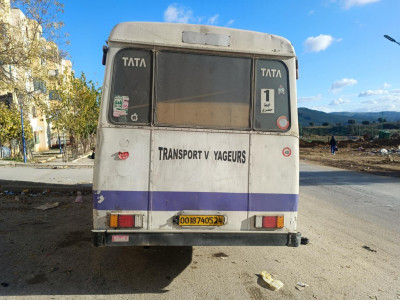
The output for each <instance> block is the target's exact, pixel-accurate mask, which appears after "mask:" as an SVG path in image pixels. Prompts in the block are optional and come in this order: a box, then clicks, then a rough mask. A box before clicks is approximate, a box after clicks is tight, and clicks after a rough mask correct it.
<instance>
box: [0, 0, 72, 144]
mask: <svg viewBox="0 0 400 300" xmlns="http://www.w3.org/2000/svg"><path fill="white" fill-rule="evenodd" d="M42 32H43V31H42V27H41V26H40V24H39V23H38V22H37V21H35V20H32V19H29V18H27V17H26V16H25V14H24V13H23V12H22V11H21V10H20V9H18V8H13V7H11V5H10V0H0V34H1V35H2V38H3V41H5V43H3V45H2V46H1V45H0V47H3V49H1V50H3V51H4V50H5V53H6V54H7V55H8V56H9V58H10V59H11V60H6V61H5V62H1V61H0V68H3V72H2V73H1V74H2V76H3V78H0V79H2V80H0V101H3V102H11V103H14V104H15V105H18V106H19V107H21V106H22V108H23V110H25V112H28V114H25V115H28V120H24V123H25V131H27V130H32V132H33V136H34V139H33V145H32V142H31V143H30V146H31V150H32V151H44V150H48V149H49V148H50V147H51V146H52V145H54V144H55V143H57V142H58V139H57V138H56V137H57V135H58V134H59V132H54V130H52V127H51V123H50V119H49V118H48V117H49V116H46V115H45V113H44V110H43V109H41V108H43V107H44V106H46V105H47V106H48V105H49V103H50V101H57V100H58V98H57V93H56V90H57V80H54V79H55V78H57V77H59V76H61V75H67V76H65V78H68V76H70V75H71V73H72V63H71V61H70V60H66V59H62V58H60V56H59V51H58V47H57V45H56V44H55V43H53V42H49V41H46V39H45V38H44V37H43V36H42ZM11 40H12V41H11ZM11 42H12V45H11ZM7 43H9V44H7ZM28 50H29V51H28ZM29 53H42V55H34V56H29ZM13 58H15V60H17V59H18V60H19V61H18V63H14V61H12V59H13ZM0 60H1V59H0ZM7 62H9V63H7ZM0 76H1V75H0Z"/></svg>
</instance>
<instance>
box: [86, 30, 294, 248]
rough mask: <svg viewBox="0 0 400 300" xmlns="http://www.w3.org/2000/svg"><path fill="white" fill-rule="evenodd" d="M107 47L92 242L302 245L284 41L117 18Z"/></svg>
mask: <svg viewBox="0 0 400 300" xmlns="http://www.w3.org/2000/svg"><path fill="white" fill-rule="evenodd" d="M104 55H105V56H104V58H105V59H104V61H105V65H106V68H105V77H104V84H103V94H102V104H101V112H100V118H99V126H98V135H97V146H96V157H95V167H94V179H93V201H94V209H93V226H94V228H93V231H92V232H93V244H94V245H95V246H104V245H107V246H109V245H111V246H127V245H142V246H152V245H174V246H177V245H179V246H183V245H189V246H193V245H201V246H208V245H287V246H298V245H299V242H300V233H299V232H297V230H296V226H297V206H298V194H299V163H298V159H299V149H298V127H297V105H296V71H297V70H296V56H295V53H294V50H293V47H292V45H291V44H290V43H289V42H288V41H287V40H285V39H283V38H281V37H277V36H274V35H270V34H264V33H256V32H250V31H243V30H235V29H228V28H220V27H213V26H202V25H188V24H167V23H134V22H131V23H122V24H118V25H117V26H116V27H114V29H113V30H112V32H111V34H110V37H109V40H108V47H107V48H105V49H104Z"/></svg>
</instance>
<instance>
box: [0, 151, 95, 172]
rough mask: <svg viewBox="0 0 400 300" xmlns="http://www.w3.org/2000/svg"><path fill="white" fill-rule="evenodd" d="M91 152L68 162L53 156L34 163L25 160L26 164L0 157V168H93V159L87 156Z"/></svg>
mask: <svg viewBox="0 0 400 300" xmlns="http://www.w3.org/2000/svg"><path fill="white" fill-rule="evenodd" d="M91 154H92V152H88V153H86V154H83V155H81V156H80V157H78V158H77V159H75V160H73V161H70V162H63V161H62V158H54V157H52V158H51V159H48V160H47V161H45V162H40V163H34V162H29V161H28V162H27V163H26V164H25V163H23V162H15V161H9V160H2V159H0V168H1V167H5V166H7V167H10V166H12V167H31V168H32V167H34V168H53V169H62V168H65V169H67V168H71V169H81V168H93V165H94V159H91V158H89V156H90V155H91Z"/></svg>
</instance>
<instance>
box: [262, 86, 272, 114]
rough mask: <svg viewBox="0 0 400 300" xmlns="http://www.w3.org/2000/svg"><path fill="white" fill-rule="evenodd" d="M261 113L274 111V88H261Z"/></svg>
mask: <svg viewBox="0 0 400 300" xmlns="http://www.w3.org/2000/svg"><path fill="white" fill-rule="evenodd" d="M261 113H262V114H273V113H275V90H274V89H261Z"/></svg>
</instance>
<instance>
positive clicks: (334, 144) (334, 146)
mask: <svg viewBox="0 0 400 300" xmlns="http://www.w3.org/2000/svg"><path fill="white" fill-rule="evenodd" d="M329 145H331V153H332V154H333V155H335V150H336V140H335V137H334V136H333V135H332V137H331V139H330V141H329Z"/></svg>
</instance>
